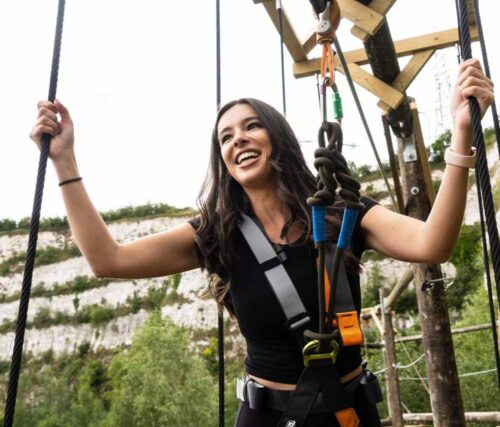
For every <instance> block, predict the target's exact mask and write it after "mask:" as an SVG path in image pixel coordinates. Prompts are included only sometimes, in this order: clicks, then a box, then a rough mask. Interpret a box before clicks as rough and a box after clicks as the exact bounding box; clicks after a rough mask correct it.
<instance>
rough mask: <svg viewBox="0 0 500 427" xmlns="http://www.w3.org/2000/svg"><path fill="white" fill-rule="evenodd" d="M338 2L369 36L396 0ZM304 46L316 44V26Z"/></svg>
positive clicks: (341, 12)
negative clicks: (366, 2)
mask: <svg viewBox="0 0 500 427" xmlns="http://www.w3.org/2000/svg"><path fill="white" fill-rule="evenodd" d="M255 1H256V0H254V2H255ZM257 1H259V0H257ZM260 1H262V0H260ZM338 2H339V6H340V15H341V17H342V18H347V19H348V20H349V21H351V22H353V23H354V24H355V26H354V27H353V28H355V29H356V30H357V31H359V34H366V38H368V37H370V35H372V34H375V33H376V32H377V31H378V29H379V28H380V27H381V26H382V24H383V23H384V19H385V12H386V11H387V10H389V9H390V7H391V6H392V5H393V4H394V3H395V2H396V0H372V2H371V3H370V5H369V6H365V5H363V4H362V3H359V2H357V1H355V0H338ZM389 4H390V5H389ZM353 34H354V33H353ZM302 46H303V48H304V50H305V51H306V52H307V53H309V52H310V51H311V50H312V49H313V48H314V46H316V28H313V29H312V30H311V31H310V32H309V33H308V35H307V36H306V38H305V39H304V41H303V43H302Z"/></svg>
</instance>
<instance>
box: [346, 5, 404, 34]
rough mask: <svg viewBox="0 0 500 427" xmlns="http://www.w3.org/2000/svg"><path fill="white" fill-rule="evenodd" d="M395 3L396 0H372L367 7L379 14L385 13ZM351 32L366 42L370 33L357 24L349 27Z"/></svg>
mask: <svg viewBox="0 0 500 427" xmlns="http://www.w3.org/2000/svg"><path fill="white" fill-rule="evenodd" d="M394 3H396V0H372V2H371V3H370V4H369V5H368V7H369V8H370V9H372V10H374V11H375V12H377V13H380V14H381V15H384V16H385V15H386V14H387V12H389V10H390V8H391V7H392V6H393V5H394ZM351 34H352V35H353V36H354V37H357V38H358V39H360V40H361V41H363V42H366V41H367V40H368V38H369V37H370V33H368V32H366V31H365V30H363V29H362V28H360V27H358V26H356V25H355V26H354V27H352V28H351Z"/></svg>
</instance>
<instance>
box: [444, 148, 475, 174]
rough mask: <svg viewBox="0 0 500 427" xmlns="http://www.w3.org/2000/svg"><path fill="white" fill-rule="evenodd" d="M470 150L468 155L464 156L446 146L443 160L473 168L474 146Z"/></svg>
mask: <svg viewBox="0 0 500 427" xmlns="http://www.w3.org/2000/svg"><path fill="white" fill-rule="evenodd" d="M471 151H472V154H471V155H470V156H464V155H463V154H458V153H456V152H455V151H453V150H452V149H451V148H450V147H448V148H447V149H446V150H445V152H444V161H445V163H446V164H448V165H454V166H459V167H461V168H470V169H474V168H475V167H476V148H475V147H472V148H471Z"/></svg>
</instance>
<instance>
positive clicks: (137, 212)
mask: <svg viewBox="0 0 500 427" xmlns="http://www.w3.org/2000/svg"><path fill="white" fill-rule="evenodd" d="M195 214H196V211H195V210H194V209H192V208H187V207H186V208H175V207H173V206H170V205H167V204H165V203H148V204H145V205H140V206H127V207H125V208H121V209H117V210H112V211H108V212H102V213H101V216H102V218H103V219H104V221H106V222H114V221H121V220H125V219H129V220H133V219H137V218H147V217H156V216H168V217H173V218H175V217H181V216H193V215H195ZM30 225H31V218H30V217H25V218H22V219H20V220H19V221H18V222H17V223H16V221H13V220H11V219H8V218H5V219H0V233H2V232H5V233H6V232H13V231H23V232H27V231H29V229H30ZM68 228H69V223H68V218H67V217H65V216H64V217H49V218H42V219H40V224H39V230H40V231H62V230H66V229H68Z"/></svg>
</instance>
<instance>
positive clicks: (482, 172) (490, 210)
mask: <svg viewBox="0 0 500 427" xmlns="http://www.w3.org/2000/svg"><path fill="white" fill-rule="evenodd" d="M456 6H457V14H458V17H459V32H460V46H461V56H462V59H464V60H466V59H469V58H471V57H472V50H471V38H470V31H469V16H468V10H467V0H456ZM469 109H470V114H471V120H472V135H473V143H474V146H475V147H476V152H477V168H476V174H477V175H478V180H479V184H480V186H479V187H480V188H481V194H482V197H483V205H484V211H485V215H486V228H487V230H488V237H489V244H490V249H491V257H492V260H493V271H494V274H495V283H496V290H497V297H498V298H499V303H500V240H499V237H498V227H497V221H496V217H495V207H494V205H493V196H492V193H491V183H490V176H489V170H488V161H487V159H486V149H485V145H484V135H483V129H482V126H481V112H480V109H479V104H478V101H477V99H476V98H474V97H470V98H469Z"/></svg>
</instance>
